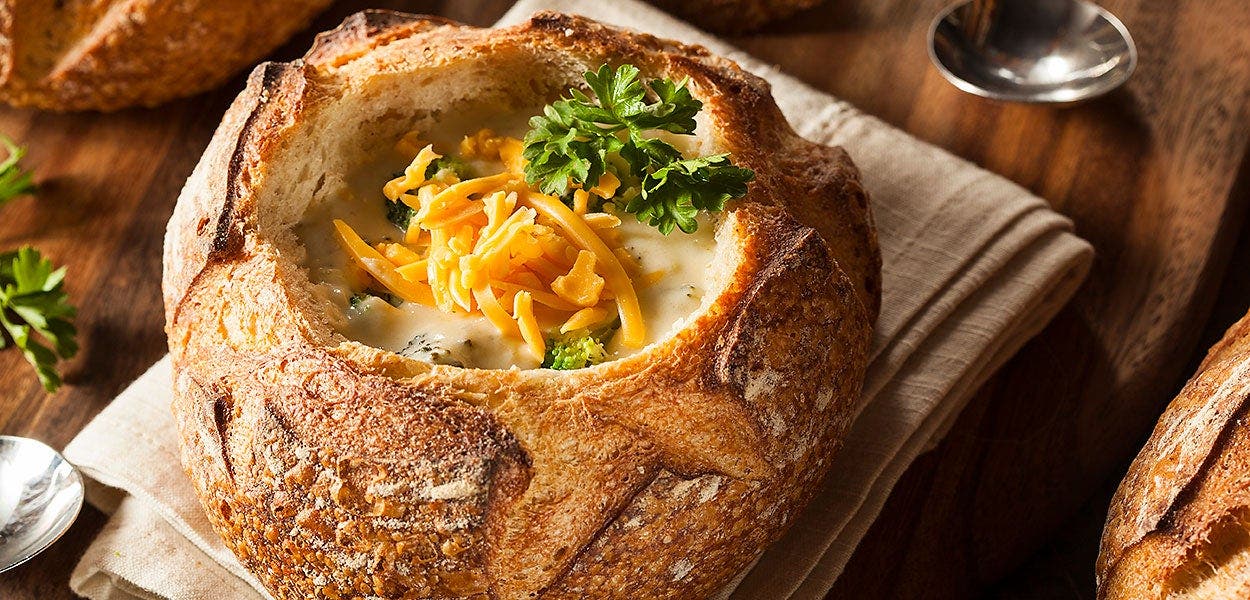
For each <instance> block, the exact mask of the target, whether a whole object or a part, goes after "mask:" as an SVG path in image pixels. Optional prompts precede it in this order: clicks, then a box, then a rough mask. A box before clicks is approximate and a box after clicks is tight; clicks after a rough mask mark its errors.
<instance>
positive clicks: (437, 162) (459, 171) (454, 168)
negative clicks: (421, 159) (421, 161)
mask: <svg viewBox="0 0 1250 600" xmlns="http://www.w3.org/2000/svg"><path fill="white" fill-rule="evenodd" d="M444 169H448V170H450V171H451V172H452V173H455V174H456V177H457V178H460V179H467V178H469V177H472V176H473V173H472V171H473V169H472V168H470V167H469V163H466V162H464V161H463V160H460V159H459V158H456V157H454V156H444V157H441V158H436V159H434V161H433V162H431V163H430V166H428V167H426V168H425V178H426V179H431V178H433V177H434V176H435V175H438V172H439V171H442V170H444Z"/></svg>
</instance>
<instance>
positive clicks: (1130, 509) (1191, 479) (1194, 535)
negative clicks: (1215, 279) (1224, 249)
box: [1098, 315, 1250, 600]
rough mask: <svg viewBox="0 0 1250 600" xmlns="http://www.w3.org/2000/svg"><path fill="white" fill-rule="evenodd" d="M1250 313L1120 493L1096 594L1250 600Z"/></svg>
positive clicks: (1191, 385)
mask: <svg viewBox="0 0 1250 600" xmlns="http://www.w3.org/2000/svg"><path fill="white" fill-rule="evenodd" d="M1247 399H1250V315H1247V316H1245V317H1243V318H1242V319H1241V320H1240V321H1238V322H1237V323H1235V324H1234V325H1233V326H1232V327H1231V328H1229V330H1228V332H1227V333H1225V335H1224V338H1223V339H1222V340H1220V342H1219V343H1217V344H1216V345H1215V346H1213V347H1212V348H1211V350H1210V351H1209V352H1208V354H1207V357H1206V359H1205V360H1204V361H1203V362H1202V365H1201V366H1200V367H1199V369H1198V372H1197V374H1195V375H1194V377H1193V378H1192V379H1190V380H1189V382H1188V383H1187V384H1186V385H1185V387H1184V389H1182V390H1181V392H1180V394H1179V395H1177V397H1176V399H1175V400H1173V401H1172V403H1171V404H1170V405H1169V406H1168V408H1167V410H1166V411H1165V412H1164V413H1163V416H1162V417H1161V418H1160V419H1159V423H1158V425H1157V426H1156V427H1155V429H1154V432H1153V433H1152V434H1151V436H1150V439H1149V440H1148V441H1147V442H1146V445H1145V447H1144V448H1142V450H1141V453H1140V454H1138V455H1137V458H1136V459H1135V460H1134V461H1133V464H1132V466H1130V467H1129V470H1128V473H1127V474H1126V475H1125V477H1124V480H1123V481H1122V482H1121V483H1120V487H1119V489H1117V490H1116V493H1115V496H1114V498H1113V499H1112V502H1111V509H1110V512H1109V514H1108V515H1107V523H1106V527H1105V528H1104V530H1103V536H1102V547H1101V549H1100V553H1099V556H1098V597H1099V598H1105V599H1108V600H1112V599H1115V600H1128V599H1143V600H1144V599H1156V598H1158V599H1162V598H1169V599H1185V598H1195V599H1197V598H1202V599H1222V598H1229V599H1232V598H1245V597H1247V596H1250V422H1248V421H1247V415H1246V410H1247V407H1248V406H1250V405H1248V404H1247Z"/></svg>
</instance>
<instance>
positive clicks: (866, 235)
mask: <svg viewBox="0 0 1250 600" xmlns="http://www.w3.org/2000/svg"><path fill="white" fill-rule="evenodd" d="M508 60H512V61H513V62H511V63H509V62H507V61H508ZM605 62H609V63H612V64H620V63H626V62H628V63H631V64H634V65H636V66H638V67H639V68H640V69H641V70H642V72H643V73H644V74H645V75H646V76H648V77H670V78H675V79H681V78H686V77H688V78H689V81H690V86H691V89H692V92H693V93H694V94H695V96H696V97H698V98H699V99H700V100H702V101H703V102H704V113H706V114H707V118H708V126H710V127H711V130H712V137H713V138H714V139H715V141H716V143H717V145H718V146H719V147H720V149H721V150H722V151H727V152H731V153H732V154H733V158H734V161H735V163H737V164H740V165H742V166H745V167H748V168H751V169H753V170H754V171H755V173H756V179H755V181H754V182H752V183H751V185H750V187H749V191H748V195H747V197H746V198H744V199H743V200H741V201H738V202H735V203H731V206H730V207H729V210H727V211H726V213H725V217H724V222H723V223H722V224H721V226H720V229H719V231H718V235H717V257H718V264H719V266H718V267H717V268H719V269H720V270H722V271H724V273H723V276H722V277H721V281H722V284H723V285H722V286H721V289H720V290H719V291H718V292H717V293H716V294H715V295H712V294H711V292H709V296H710V299H707V300H705V303H704V306H703V307H702V308H701V309H700V311H699V312H698V313H696V315H694V316H693V317H692V320H691V321H690V322H689V323H688V324H686V325H685V326H684V327H683V328H682V329H680V330H679V331H677V332H676V333H674V334H673V335H672V337H670V338H668V339H665V340H662V341H659V342H657V343H655V344H652V345H651V346H649V347H647V348H645V349H643V350H641V351H640V352H638V353H637V354H634V355H632V356H628V357H625V358H622V359H619V360H614V361H611V362H608V363H604V364H601V365H597V366H594V367H591V368H586V369H580V370H574V371H551V370H545V369H535V370H516V369H513V370H479V369H461V368H457V367H450V366H444V365H432V364H430V363H425V362H420V361H416V360H413V359H409V358H406V357H402V356H399V355H397V354H393V353H390V352H387V351H383V350H379V349H375V348H370V347H367V346H364V345H361V344H358V343H355V342H351V341H348V340H346V339H344V338H343V337H342V336H341V335H339V334H337V333H336V332H335V331H334V330H333V328H332V327H331V326H330V324H329V319H328V317H327V315H326V308H325V306H324V305H322V304H321V303H319V302H318V301H317V300H315V299H314V297H313V295H312V294H311V293H310V290H311V287H312V285H311V283H309V276H308V273H307V272H306V271H305V270H304V269H303V268H302V267H300V266H299V264H298V263H297V261H296V260H295V259H294V258H293V257H294V256H298V254H299V249H298V247H297V246H298V244H297V243H294V242H292V241H291V238H290V234H289V231H285V232H284V231H283V230H282V228H281V227H274V226H272V223H270V221H272V220H273V219H275V218H276V217H272V216H270V215H271V213H273V212H275V211H280V210H281V209H282V206H281V205H280V202H279V201H278V200H274V199H273V197H274V196H277V197H278V198H283V197H284V196H283V195H282V193H279V192H280V191H283V190H287V189H294V188H295V185H294V184H292V183H290V182H288V181H287V180H286V179H284V176H285V171H283V170H282V169H280V168H279V167H278V166H276V165H282V164H286V163H284V162H283V161H290V160H291V158H290V157H291V156H292V155H298V154H299V153H301V152H307V151H308V150H307V148H306V147H305V146H300V145H299V144H301V143H306V142H308V141H309V140H308V139H306V138H305V136H315V135H316V132H317V131H323V132H324V129H318V128H320V127H329V126H333V127H348V128H354V127H359V126H363V125H364V124H356V123H350V122H334V123H326V121H330V120H332V119H330V117H329V116H327V115H336V114H338V113H335V112H333V111H334V107H335V106H337V105H339V104H340V103H343V102H344V101H345V99H347V98H355V97H358V96H359V97H363V98H369V97H370V96H369V95H370V94H378V93H381V92H379V90H380V89H382V88H379V87H376V86H375V85H374V84H375V83H376V82H377V81H380V80H383V79H385V80H387V81H393V80H394V78H397V77H407V78H412V80H413V81H414V82H416V83H414V85H434V84H430V83H428V82H429V81H432V80H434V79H437V77H438V76H440V74H446V73H448V72H472V73H477V74H478V75H479V76H495V77H498V78H501V80H507V81H508V82H511V83H509V85H512V84H515V85H530V86H534V85H539V84H540V83H542V82H538V81H536V80H530V81H529V82H528V83H525V80H524V77H526V76H528V75H532V76H533V77H538V76H539V75H537V74H540V73H552V72H554V71H558V72H559V73H560V74H561V75H560V77H562V78H564V79H563V80H561V81H560V82H558V83H559V85H549V86H546V88H544V89H547V88H549V89H550V90H554V91H556V92H557V93H558V92H559V91H562V90H563V89H564V88H566V87H567V86H568V85H570V84H572V83H575V82H576V81H577V80H580V77H581V73H582V72H583V71H585V70H588V69H592V68H594V67H596V66H597V65H599V64H602V63H605ZM508 65H511V66H510V67H509V66H508ZM505 67H506V68H505ZM454 69H465V70H462V71H454ZM491 69H494V70H495V71H498V72H495V71H491V72H490V73H487V74H486V75H482V73H478V71H481V70H491ZM517 78H521V79H519V80H518V79H517ZM405 81H406V80H405ZM517 81H519V82H520V83H517ZM548 83H550V82H548ZM475 93H476V92H475ZM482 93H485V92H482ZM551 99H552V98H547V100H548V101H549V100H551ZM701 118H703V117H702V115H701ZM700 127H704V125H702V124H701V125H700ZM362 135H363V134H362ZM704 135H708V134H707V133H705V134H704ZM301 175H302V176H304V177H307V178H312V179H315V178H317V176H318V175H317V174H316V173H301ZM287 193H288V194H289V192H287ZM287 201H293V200H290V198H289V197H287ZM267 223H268V224H267ZM674 235H680V234H674ZM880 260H881V259H880V254H879V251H878V249H877V243H876V237H875V231H874V228H873V225H872V221H871V217H870V214H869V211H868V204H867V196H866V194H865V192H864V190H863V188H862V187H861V186H860V183H859V177H858V173H857V171H856V169H855V167H854V165H853V164H852V163H851V162H850V159H849V158H848V157H847V155H846V154H845V152H843V151H842V150H841V149H838V148H828V147H824V146H820V145H817V144H813V143H810V142H807V141H805V140H803V139H801V138H799V137H798V136H797V135H796V134H795V133H794V132H793V130H792V129H791V128H790V127H789V125H788V124H787V123H786V121H785V119H784V117H783V116H782V115H781V113H780V111H779V110H778V108H777V106H776V104H775V103H774V102H773V100H772V97H771V95H770V94H769V89H768V86H767V84H766V83H765V82H764V81H763V80H761V79H759V78H757V77H755V76H753V75H750V74H749V73H746V72H744V71H742V70H741V69H740V68H739V67H738V66H737V65H736V64H734V63H733V62H731V61H728V60H725V59H722V58H718V57H715V56H713V55H711V54H709V53H708V52H707V51H706V50H705V49H703V48H701V47H695V46H687V45H682V44H679V43H676V42H672V41H667V40H662V39H658V38H655V37H652V36H649V35H643V34H638V33H631V32H626V31H623V30H620V29H615V28H611V27H607V26H603V25H600V24H598V23H596V22H594V21H591V20H588V19H585V18H581V17H574V16H567V15H562V14H558V13H539V14H536V15H535V16H534V17H533V18H532V19H531V20H529V21H528V22H526V23H523V24H521V25H517V26H515V27H509V28H506V29H497V30H490V29H478V28H473V27H468V26H465V25H460V24H456V23H453V22H450V21H446V20H443V19H438V18H432V17H419V16H414V15H405V14H400V13H392V12H382V11H369V12H364V13H359V14H357V15H354V16H352V17H350V18H348V19H347V20H346V21H345V22H344V23H343V25H342V26H340V27H339V28H338V29H336V30H334V31H332V32H329V33H327V34H323V35H322V36H320V37H319V38H318V40H317V43H316V44H315V45H314V47H313V48H312V49H311V50H310V51H309V52H308V53H307V54H306V55H305V58H304V59H303V60H302V61H296V62H294V63H270V64H265V65H261V66H260V67H258V68H257V69H256V71H255V72H253V74H252V76H251V78H250V79H249V82H248V86H247V89H246V90H245V91H244V92H243V93H242V94H241V95H240V96H239V98H238V99H236V100H235V102H234V104H233V105H232V106H231V107H230V109H229V111H228V112H227V113H226V116H225V117H224V119H223V122H222V124H221V126H220V128H219V129H218V131H217V133H216V135H215V136H214V138H213V141H212V142H211V144H210V145H209V148H208V149H207V151H206V152H205V155H204V157H203V159H202V160H201V162H200V164H199V165H198V166H197V167H196V169H195V172H194V173H193V174H192V176H191V178H190V179H189V180H188V182H187V185H186V187H185V188H184V190H183V193H182V195H181V197H180V198H179V201H178V205H177V207H176V209H175V213H174V216H173V219H172V220H171V221H170V224H169V229H168V233H167V238H166V246H165V275H164V285H163V289H164V297H165V302H166V322H167V325H166V329H167V333H168V335H169V340H170V349H171V355H172V358H173V365H174V388H175V401H174V412H175V416H176V419H177V422H178V424H179V428H180V431H181V435H182V446H183V451H182V454H183V456H182V459H183V463H184V466H185V467H186V468H187V471H188V473H189V475H190V476H191V479H192V481H193V482H194V483H195V486H196V489H197V493H198V495H199V497H200V500H201V502H202V503H203V505H204V508H205V511H206V513H207V514H208V517H209V519H210V521H211V522H212V523H213V526H214V528H215V529H216V530H217V532H218V533H219V534H220V535H221V536H222V538H223V540H224V541H225V542H226V544H227V545H228V546H229V547H230V548H231V549H232V550H233V551H234V552H235V554H236V555H237V556H238V557H239V559H240V561H241V562H242V563H243V564H244V565H245V566H246V567H247V568H248V569H250V570H251V571H252V572H253V573H255V574H256V575H257V577H258V578H259V579H260V580H261V581H262V582H263V583H264V585H265V586H266V587H267V588H268V589H269V591H270V592H271V593H272V594H273V595H274V596H275V597H276V598H279V599H281V600H287V599H291V600H293V599H296V598H299V599H304V598H350V597H381V598H427V597H437V598H443V597H448V598H462V597H466V598H467V597H481V598H487V597H490V598H528V597H536V596H541V597H544V598H580V597H618V598H641V597H646V598H696V597H705V596H708V595H710V594H712V593H713V592H714V591H715V590H716V589H718V588H719V587H720V586H723V585H725V584H726V583H727V582H728V581H730V580H731V579H732V578H733V577H734V576H735V575H736V574H737V573H739V572H740V571H741V570H742V569H744V568H746V567H747V566H748V565H749V564H750V563H751V561H753V560H754V559H755V558H756V557H758V556H759V554H760V553H761V552H762V551H763V549H764V548H765V546H766V545H767V544H768V543H770V542H772V541H773V540H775V539H777V538H778V537H779V536H780V535H781V533H782V532H783V531H784V529H785V526H786V525H787V524H788V523H789V522H791V520H792V519H793V518H794V517H795V516H796V515H797V513H798V511H800V510H801V509H802V508H803V507H804V505H805V504H806V503H807V501H808V500H809V499H810V498H811V497H812V494H813V493H814V492H815V490H816V488H817V487H818V485H819V483H820V481H821V479H822V478H823V476H824V474H825V472H826V470H827V468H828V466H829V464H830V462H831V459H832V457H833V454H834V452H835V450H836V449H837V447H838V444H839V442H840V440H841V437H842V435H843V433H844V432H845V430H846V427H847V425H848V424H849V421H850V418H851V416H852V414H853V412H854V410H855V408H856V403H857V400H858V398H859V392H860V386H861V384H862V381H863V376H864V370H865V368H866V362H867V354H868V348H869V343H870V338H871V330H872V324H873V322H874V321H875V319H876V313H877V310H878V307H879V303H880ZM834 476H836V474H835V475H834Z"/></svg>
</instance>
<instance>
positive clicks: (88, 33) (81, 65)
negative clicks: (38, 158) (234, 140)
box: [0, 0, 331, 111]
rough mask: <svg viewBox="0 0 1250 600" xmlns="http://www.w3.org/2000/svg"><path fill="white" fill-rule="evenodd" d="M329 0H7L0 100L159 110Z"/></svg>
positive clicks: (248, 58) (270, 45)
mask: <svg viewBox="0 0 1250 600" xmlns="http://www.w3.org/2000/svg"><path fill="white" fill-rule="evenodd" d="M330 2H331V0H267V1H266V2H247V3H245V2H238V1H236V0H106V1H99V0H92V1H88V0H57V1H55V2H52V1H48V0H4V1H3V2H0V98H2V99H3V100H4V101H5V102H7V103H9V104H12V105H14V106H33V107H36V108H42V109H47V110H58V111H70V110H116V109H119V108H124V107H127V106H153V105H156V104H160V103H163V102H165V101H167V100H170V99H172V98H178V97H182V96H190V95H192V94H197V93H199V92H202V91H205V90H208V89H212V88H214V87H216V86H218V85H220V84H221V83H222V82H223V81H225V79H226V78H227V77H229V76H231V75H233V74H234V73H236V72H237V71H239V70H240V69H242V68H243V67H245V66H248V65H250V64H252V63H254V62H255V61H256V60H258V59H259V58H261V57H262V56H264V55H265V54H268V53H269V52H270V51H272V50H273V49H274V48H276V47H278V45H279V44H281V43H282V42H284V41H286V39H287V38H288V37H290V36H291V34H293V33H295V32H297V31H299V30H300V29H303V28H304V27H306V26H307V25H308V22H309V21H310V20H311V19H312V17H313V16H314V15H316V14H317V13H318V12H320V11H321V10H322V9H324V8H325V7H326V6H329V4H330Z"/></svg>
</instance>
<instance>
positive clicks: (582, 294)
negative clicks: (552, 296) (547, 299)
mask: <svg viewBox="0 0 1250 600" xmlns="http://www.w3.org/2000/svg"><path fill="white" fill-rule="evenodd" d="M603 284H604V281H603V278H602V277H600V276H599V275H598V274H596V273H595V254H594V253H593V252H591V251H589V250H582V251H581V252H578V253H577V260H576V261H575V262H574V263H573V267H572V268H571V269H569V272H568V273H567V274H565V275H561V276H559V277H556V278H555V280H554V281H552V282H551V291H553V292H555V293H556V295H557V296H559V297H561V298H563V299H565V300H568V301H569V302H571V303H573V304H576V305H578V306H594V305H596V304H598V303H599V294H601V293H602V292H603Z"/></svg>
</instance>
